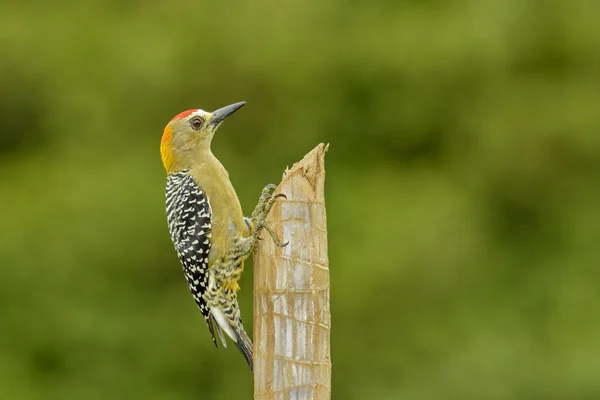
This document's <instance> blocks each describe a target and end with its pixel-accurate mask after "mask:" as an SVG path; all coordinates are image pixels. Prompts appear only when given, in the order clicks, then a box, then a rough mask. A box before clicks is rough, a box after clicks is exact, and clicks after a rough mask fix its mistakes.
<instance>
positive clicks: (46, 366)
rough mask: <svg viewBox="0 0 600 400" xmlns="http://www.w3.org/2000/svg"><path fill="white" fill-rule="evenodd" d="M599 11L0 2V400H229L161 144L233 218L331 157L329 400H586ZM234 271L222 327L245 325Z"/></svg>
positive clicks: (594, 354) (467, 4) (427, 0)
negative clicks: (238, 320)
mask: <svg viewBox="0 0 600 400" xmlns="http://www.w3.org/2000/svg"><path fill="white" fill-rule="evenodd" d="M599 15H600V3H599V2H594V1H592V0H590V1H568V0H547V1H524V0H504V1H497V0H454V1H443V0H379V1H367V0H362V1H360V0H354V1H341V0H332V1H320V0H304V1H301V2H300V1H298V2H279V1H275V0H259V1H253V2H243V3H242V2H222V1H210V2H209V1H201V2H194V1H183V2H179V3H177V4H175V3H172V2H161V1H156V0H152V1H146V2H141V1H131V0H129V1H89V2H75V1H58V2H11V1H9V2H8V3H7V2H3V4H2V5H1V6H0V200H1V207H0V221H1V222H0V224H1V226H2V229H1V231H0V232H1V233H0V235H1V236H0V265H1V267H2V275H1V278H0V398H1V399H108V398H110V399H133V398H140V399H142V398H143V399H200V398H203V399H248V398H251V393H252V378H251V374H250V373H249V371H248V369H247V366H246V364H245V362H244V360H243V358H242V356H241V355H240V354H239V353H238V351H237V350H236V349H235V347H234V348H229V349H227V350H219V351H217V350H215V349H214V346H213V344H212V341H211V340H210V337H209V334H208V330H207V329H206V326H205V323H204V321H203V319H202V318H201V316H200V314H199V312H198V311H197V310H196V308H195V305H194V304H193V301H192V300H191V296H190V295H189V293H188V289H187V286H186V283H185V281H184V278H183V274H182V272H181V267H180V265H179V262H178V260H177V258H176V256H175V252H174V250H173V247H172V244H171V242H170V238H169V235H168V233H167V227H166V222H165V215H164V183H165V172H164V170H163V168H162V165H161V162H160V157H159V150H158V147H159V142H160V137H161V134H162V129H163V127H164V126H165V125H166V123H167V122H168V121H169V120H170V119H171V118H172V117H173V116H174V115H175V114H177V113H179V112H180V111H183V110H186V109H189V108H197V107H200V108H203V109H206V110H214V109H216V108H218V107H221V106H223V105H226V104H229V103H233V102H236V101H240V100H246V101H247V102H248V105H247V106H246V107H245V108H244V109H242V110H241V111H240V112H239V113H237V114H236V115H235V116H234V117H232V118H231V119H230V120H228V122H227V123H226V124H225V126H224V127H223V128H222V129H221V130H220V131H219V133H218V135H217V136H216V137H215V140H214V143H213V150H214V153H215V154H216V155H217V157H219V158H220V160H221V161H222V162H223V164H224V165H225V166H226V167H227V168H228V170H229V172H230V174H231V178H232V181H233V183H234V185H235V186H236V188H237V191H238V194H239V196H240V199H241V202H242V205H243V207H244V209H245V210H246V212H247V213H249V211H250V210H251V209H252V207H253V206H254V204H255V202H256V199H257V196H258V195H259V193H260V190H261V189H262V187H263V186H264V185H265V184H266V183H269V182H279V179H280V177H281V173H282V171H283V169H284V168H285V167H286V166H287V165H290V164H291V163H293V162H294V161H296V160H298V159H300V158H301V157H302V156H303V155H304V154H305V153H306V152H307V151H308V150H310V149H311V148H313V147H314V146H315V145H316V144H318V143H319V142H329V143H330V144H331V145H330V151H329V152H328V154H327V159H326V165H327V185H326V194H327V206H328V208H327V211H328V219H329V220H328V228H329V235H330V236H329V249H330V254H329V256H330V264H331V289H332V291H331V302H332V317H333V330H332V360H333V396H334V398H335V399H403V400H413V399H415V400H416V399H599V398H600V320H599V318H598V312H597V310H598V307H599V306H600V288H599V286H600V284H599V282H600V280H599V279H600V268H599V267H600V187H599V185H598V181H599V179H600V134H599V129H600V112H599V105H600V73H599V71H600V45H599V44H600V41H598V40H597V39H598V37H599V35H600V24H599V20H598V18H599ZM251 290H252V269H251V264H249V265H248V266H247V272H246V273H245V279H243V281H242V292H241V307H242V312H243V314H244V315H245V316H246V320H247V321H248V322H247V324H249V323H250V318H251Z"/></svg>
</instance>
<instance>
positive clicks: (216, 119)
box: [210, 101, 246, 129]
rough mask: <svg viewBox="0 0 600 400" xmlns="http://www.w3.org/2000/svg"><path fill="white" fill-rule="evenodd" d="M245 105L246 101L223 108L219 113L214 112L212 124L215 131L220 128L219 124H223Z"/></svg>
mask: <svg viewBox="0 0 600 400" xmlns="http://www.w3.org/2000/svg"><path fill="white" fill-rule="evenodd" d="M245 105H246V102H245V101H240V102H239V103H234V104H231V105H228V106H225V107H223V108H219V109H218V110H217V111H213V112H212V118H211V119H210V124H211V125H212V126H213V129H214V128H216V127H217V126H219V124H220V123H221V122H223V120H225V118H227V117H229V116H230V115H231V114H233V113H234V112H236V111H237V110H239V109H240V108H242V107H243V106H245Z"/></svg>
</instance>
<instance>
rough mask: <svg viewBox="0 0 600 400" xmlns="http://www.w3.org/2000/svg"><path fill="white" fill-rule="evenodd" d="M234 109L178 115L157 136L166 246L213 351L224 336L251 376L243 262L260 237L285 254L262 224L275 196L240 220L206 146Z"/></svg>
mask: <svg viewBox="0 0 600 400" xmlns="http://www.w3.org/2000/svg"><path fill="white" fill-rule="evenodd" d="M245 104H246V102H238V103H234V104H231V105H228V106H226V107H222V108H219V109H218V110H216V111H213V112H207V111H204V110H202V109H190V110H187V111H184V112H181V113H179V114H177V115H176V116H175V117H174V118H173V119H171V121H169V123H168V124H167V125H166V127H165V128H164V131H163V135H162V139H161V143H160V153H161V159H162V163H163V166H164V168H165V170H166V173H167V182H166V193H165V196H166V217H167V225H168V229H169V233H170V236H171V240H172V242H173V245H174V247H175V250H176V253H177V256H178V258H179V261H180V262H181V265H182V267H183V272H184V274H185V278H186V280H187V284H188V286H189V289H190V292H191V294H192V297H193V298H194V301H195V303H196V305H197V306H198V308H199V309H200V312H201V313H202V315H203V317H204V319H205V321H206V323H207V324H208V329H209V332H210V335H211V337H212V340H213V342H214V344H215V346H216V347H217V348H218V347H219V345H218V343H217V339H216V335H217V336H219V339H220V341H221V343H222V344H223V347H227V342H226V339H225V336H224V333H225V334H226V335H227V336H228V337H229V338H230V339H231V340H232V341H233V342H234V343H235V345H236V346H237V348H238V349H239V350H240V352H241V353H242V354H243V355H244V358H245V359H246V361H247V363H248V366H249V367H250V370H251V371H253V370H254V368H253V362H252V352H253V345H252V340H251V339H250V337H249V335H248V333H247V332H246V331H245V329H244V325H243V323H242V318H241V314H240V308H239V305H238V301H237V292H238V290H239V289H240V286H239V284H238V282H239V279H240V276H241V274H242V271H243V268H244V260H245V259H246V258H247V257H248V256H249V255H250V253H251V252H252V250H253V249H254V247H255V245H256V243H257V240H259V239H260V234H261V232H262V230H263V229H265V230H267V231H268V232H269V234H270V235H271V237H272V239H273V241H274V243H275V244H276V245H278V246H280V247H284V246H286V245H287V243H282V242H281V241H280V240H279V239H278V238H277V236H276V234H275V233H274V232H273V230H272V229H271V228H270V227H269V226H268V225H267V224H266V218H267V215H268V214H269V211H270V210H271V209H272V207H273V205H274V204H275V202H276V201H277V200H278V199H282V198H283V199H285V198H286V197H285V195H284V194H282V193H279V194H276V195H274V194H273V190H274V189H275V188H276V185H273V184H269V185H267V186H265V187H264V189H263V190H262V193H261V195H260V197H259V200H258V203H257V205H256V207H255V208H254V211H253V212H252V214H251V217H245V216H244V215H243V213H242V207H241V205H240V201H239V199H238V196H237V194H236V192H235V189H234V187H233V185H232V183H231V181H230V179H229V173H228V172H227V170H226V169H225V167H223V164H221V162H220V161H219V160H218V159H217V158H216V157H215V156H214V155H213V153H212V151H211V143H212V140H213V136H214V135H215V132H216V131H217V129H218V128H219V127H220V126H221V124H222V123H223V121H224V120H225V119H226V118H227V117H229V116H230V115H232V114H233V113H235V112H236V111H237V110H239V109H240V108H241V107H243V106H244V105H245Z"/></svg>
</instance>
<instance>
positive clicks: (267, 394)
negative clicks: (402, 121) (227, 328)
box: [253, 144, 331, 400]
mask: <svg viewBox="0 0 600 400" xmlns="http://www.w3.org/2000/svg"><path fill="white" fill-rule="evenodd" d="M325 151H327V146H325V145H324V144H320V145H318V146H317V147H316V148H315V149H313V150H312V151H311V152H310V153H308V154H307V155H306V156H305V157H304V159H302V161H300V162H298V163H296V164H294V166H293V167H292V168H291V169H290V170H286V172H285V173H284V175H283V180H282V182H281V184H280V185H279V187H278V188H277V189H276V191H275V193H284V194H285V195H286V196H287V200H281V201H278V203H276V205H275V206H274V207H273V209H272V210H271V213H270V215H269V218H268V220H267V221H268V224H269V226H271V227H272V228H273V230H274V231H275V232H276V233H277V235H278V237H279V238H281V239H282V240H284V241H289V244H288V245H287V247H285V248H279V247H277V246H276V245H275V244H274V243H273V241H272V240H270V237H269V234H268V233H267V232H265V233H264V234H263V237H264V240H262V241H260V244H259V245H258V246H257V248H256V250H255V252H254V335H253V336H254V399H260V400H272V399H318V400H327V399H330V397H331V358H330V353H329V348H330V328H331V314H330V307H329V262H328V259H327V220H326V215H325V196H324V183H325V164H324V161H325Z"/></svg>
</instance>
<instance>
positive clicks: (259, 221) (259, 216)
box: [252, 183, 288, 247]
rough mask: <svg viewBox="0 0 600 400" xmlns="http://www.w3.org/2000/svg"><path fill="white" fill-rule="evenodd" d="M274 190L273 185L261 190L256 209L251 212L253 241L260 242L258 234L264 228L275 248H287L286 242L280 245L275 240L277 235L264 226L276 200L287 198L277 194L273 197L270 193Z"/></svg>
mask: <svg viewBox="0 0 600 400" xmlns="http://www.w3.org/2000/svg"><path fill="white" fill-rule="evenodd" d="M275 189H277V185H274V184H272V183H271V184H269V185H267V186H265V188H264V189H263V191H262V193H261V195H260V198H259V199H258V204H257V205H256V208H255V209H254V211H253V212H252V223H253V224H254V235H253V236H254V238H255V240H261V238H260V236H259V235H260V232H261V231H262V228H265V229H266V230H267V232H269V234H270V235H271V238H272V239H273V242H275V244H276V245H277V246H279V247H285V246H287V244H288V242H286V243H281V241H280V240H279V239H278V238H277V235H276V234H275V232H273V230H272V229H271V228H270V227H268V226H267V224H266V220H267V216H268V215H269V212H270V211H271V209H272V208H273V206H274V205H275V202H276V201H277V199H286V200H287V196H286V195H285V194H283V193H277V194H275V195H273V194H271V193H272V191H273V190H275Z"/></svg>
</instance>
